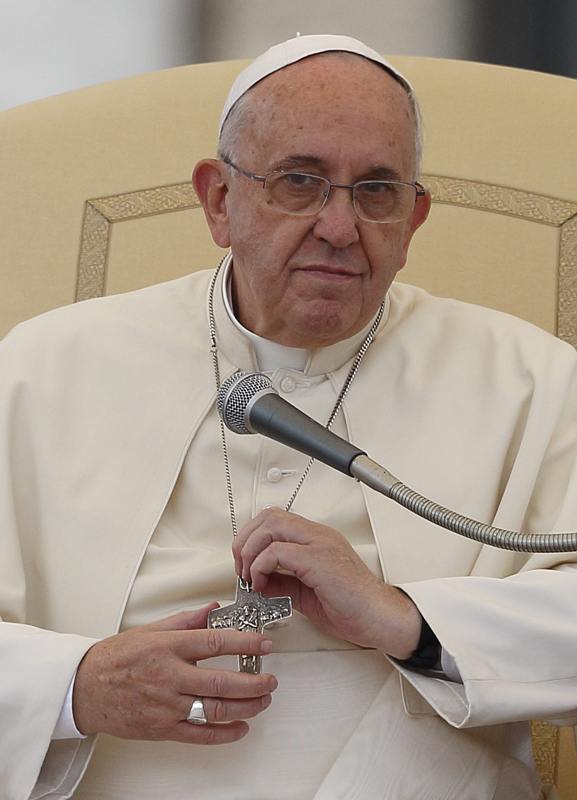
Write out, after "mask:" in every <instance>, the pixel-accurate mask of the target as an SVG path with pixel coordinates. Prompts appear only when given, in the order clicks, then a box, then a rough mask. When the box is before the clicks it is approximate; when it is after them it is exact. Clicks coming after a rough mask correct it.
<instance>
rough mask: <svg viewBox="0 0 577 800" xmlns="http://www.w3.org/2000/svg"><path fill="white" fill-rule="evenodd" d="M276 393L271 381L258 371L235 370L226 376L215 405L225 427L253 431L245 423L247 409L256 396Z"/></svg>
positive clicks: (235, 430)
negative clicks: (228, 376)
mask: <svg viewBox="0 0 577 800" xmlns="http://www.w3.org/2000/svg"><path fill="white" fill-rule="evenodd" d="M271 392H272V393H273V394H276V392H275V390H274V389H273V388H272V382H271V380H270V379H269V378H267V376H266V375H262V374H261V373H260V372H240V371H239V372H235V373H234V374H233V375H231V376H230V378H227V379H226V380H225V381H224V382H223V384H222V386H221V387H220V389H219V390H218V395H217V398H216V407H217V410H218V413H219V416H220V418H221V419H222V421H223V422H224V424H225V425H226V427H227V428H228V429H229V430H231V431H233V432H234V433H254V431H252V430H251V429H250V427H249V426H248V425H247V422H248V415H247V411H248V408H249V405H250V404H251V401H252V400H254V399H255V398H256V397H257V396H260V395H262V394H268V393H271Z"/></svg>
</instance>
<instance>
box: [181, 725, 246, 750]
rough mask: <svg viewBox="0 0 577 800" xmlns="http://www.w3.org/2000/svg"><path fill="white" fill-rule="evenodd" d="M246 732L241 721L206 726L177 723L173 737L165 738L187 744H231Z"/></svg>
mask: <svg viewBox="0 0 577 800" xmlns="http://www.w3.org/2000/svg"><path fill="white" fill-rule="evenodd" d="M248 731H249V727H248V724H247V723H246V722H244V721H242V720H236V721H235V722H225V723H222V724H208V725H191V724H190V722H179V723H178V724H177V725H176V727H175V728H174V732H173V735H171V736H169V737H167V738H170V739H173V740H174V741H177V742H184V743H187V744H206V745H213V744H231V743H232V742H238V740H239V739H242V738H243V737H244V736H246V735H247V733H248Z"/></svg>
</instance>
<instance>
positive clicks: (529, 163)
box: [0, 57, 577, 800]
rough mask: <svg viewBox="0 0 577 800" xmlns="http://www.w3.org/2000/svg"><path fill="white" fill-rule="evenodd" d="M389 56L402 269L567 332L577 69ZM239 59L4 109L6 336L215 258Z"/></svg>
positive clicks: (558, 775) (0, 130) (0, 321)
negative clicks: (401, 186)
mask: <svg viewBox="0 0 577 800" xmlns="http://www.w3.org/2000/svg"><path fill="white" fill-rule="evenodd" d="M393 60H394V62H395V64H396V65H397V66H398V67H399V68H400V69H401V70H402V71H403V72H404V73H405V74H406V75H407V77H408V78H409V80H411V82H412V83H413V85H414V86H415V88H416V90H417V93H418V95H419V97H420V98H421V102H422V107H423V115H424V120H425V158H424V177H423V182H424V183H425V184H426V185H427V186H429V187H430V189H431V192H432V195H433V200H434V204H433V210H432V215H431V219H430V221H429V222H428V224H427V225H426V226H425V227H424V228H423V229H422V230H421V231H420V232H419V233H418V234H417V237H416V240H415V242H414V245H413V249H412V252H411V256H410V265H409V266H408V267H407V268H406V270H405V271H404V273H402V274H401V279H402V280H405V281H408V282H414V283H417V284H419V285H421V286H423V287H425V288H427V289H429V290H431V291H432V292H434V293H436V294H441V295H451V296H454V297H457V298H460V299H464V300H467V301H472V302H476V303H480V304H482V305H487V306H491V307H494V308H499V309H501V310H504V311H507V312H510V313H513V314H516V315H517V316H520V317H524V318H525V319H528V320H529V321H531V322H533V323H535V324H537V325H539V326H541V327H543V328H545V329H546V330H548V331H550V332H552V333H554V334H556V335H558V336H560V337H561V338H562V339H564V340H566V341H568V342H570V343H571V344H573V345H574V346H577V304H576V302H575V299H576V296H577V171H576V170H575V146H574V137H575V133H574V132H575V130H576V129H577V83H576V82H575V81H572V80H569V79H564V78H558V77H553V76H550V75H544V74H538V73H530V72H527V71H522V70H513V69H509V68H501V67H494V66H487V65H482V64H474V63H468V62H458V61H448V60H437V59H427V58H412V57H396V58H394V59H393ZM244 64H245V62H242V61H240V62H238V61H237V62H224V63H218V64H201V65H196V66H191V67H181V68H178V69H172V70H166V71H161V72H157V73H152V74H149V75H143V76H139V77H136V78H130V79H127V80H121V81H116V82H113V83H108V84H103V85H100V86H95V87H92V88H89V89H84V90H81V91H77V92H72V93H69V94H65V95H61V96H59V97H54V98H50V99H47V100H43V101H39V102H35V103H31V104H28V105H26V106H22V107H20V108H16V109H12V110H10V111H5V112H3V113H2V114H0V138H1V141H2V150H1V153H0V176H1V180H2V188H3V191H2V195H1V198H0V213H1V218H2V223H3V225H2V227H3V233H2V245H3V247H2V254H3V258H2V262H1V264H0V286H1V289H2V291H1V294H0V336H2V335H3V334H4V333H5V332H6V331H7V330H8V329H9V328H10V327H11V326H12V325H14V324H15V323H17V322H18V321H20V320H22V319H26V318H28V317H31V316H34V315H36V314H38V313H40V312H43V311H45V310H47V309H50V308H53V307H56V306H59V305H63V304H66V303H71V302H74V301H76V300H84V299H86V298H90V297H97V296H100V295H103V294H112V293H116V292H123V291H127V290H130V289H133V288H138V287H142V286H145V285H148V284H152V283H155V282H158V281H162V280H168V279H170V278H174V277H178V276H180V275H183V274H185V273H187V272H189V271H191V270H193V269H197V268H200V267H204V266H212V265H215V264H216V263H217V262H218V261H219V259H220V257H221V256H222V251H220V250H219V249H218V248H217V247H216V246H215V245H213V244H212V242H211V240H210V238H209V236H208V232H207V230H206V228H205V225H204V219H203V215H202V213H201V212H200V211H199V210H198V208H199V204H198V200H197V198H196V196H195V193H194V191H193V189H192V187H191V185H190V182H189V176H190V171H191V168H192V166H193V164H194V163H195V161H196V160H197V159H199V158H201V157H202V156H206V155H213V154H214V152H215V132H216V128H217V122H218V117H219V113H220V108H221V106H222V102H223V99H224V95H225V94H226V91H227V89H228V86H229V85H230V83H231V82H232V80H233V78H234V76H235V75H236V73H237V72H238V71H239V69H241V68H242V67H243V66H244ZM533 732H534V743H535V753H536V757H537V762H538V765H539V769H540V771H541V774H542V776H543V780H544V782H545V783H546V784H552V783H555V782H556V783H557V785H558V787H559V791H560V797H562V798H564V800H569V798H570V797H572V796H574V795H573V794H572V791H573V787H574V786H575V785H577V759H576V757H575V751H574V748H573V743H572V732H571V730H570V729H563V730H562V732H561V734H559V733H558V729H556V728H553V727H552V726H550V725H547V724H546V723H535V725H534V731H533ZM559 753H561V755H562V757H561V758H560V759H559V758H558V755H559Z"/></svg>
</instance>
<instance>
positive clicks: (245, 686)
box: [174, 667, 278, 700]
mask: <svg viewBox="0 0 577 800" xmlns="http://www.w3.org/2000/svg"><path fill="white" fill-rule="evenodd" d="M174 685H175V689H176V690H177V691H178V692H180V693H181V694H186V695H191V696H197V697H213V698H223V697H224V698H227V699H236V700H242V699H250V698H255V697H264V696H265V695H267V694H270V693H271V692H274V690H275V689H276V688H277V686H278V681H277V679H276V678H275V676H274V675H270V674H269V673H266V672H263V673H260V674H258V675H252V674H249V673H247V672H234V671H233V670H227V669H201V668H199V667H188V668H187V669H184V670H179V672H178V674H177V675H176V679H175V684H174Z"/></svg>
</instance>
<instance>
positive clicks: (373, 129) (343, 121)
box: [243, 53, 415, 166]
mask: <svg viewBox="0 0 577 800" xmlns="http://www.w3.org/2000/svg"><path fill="white" fill-rule="evenodd" d="M414 136H415V120H414V117H413V111H412V108H411V104H410V101H409V98H408V97H407V93H406V91H405V89H404V88H403V87H402V86H401V85H400V84H399V83H398V82H397V81H396V80H395V79H394V78H393V77H392V76H391V75H390V74H389V73H388V72H387V71H386V70H385V69H383V68H382V67H380V66H379V65H377V64H375V63H374V62H371V61H369V60H367V59H365V58H362V57H360V56H356V55H351V54H346V53H325V54H320V55H316V56H311V57H309V58H306V59H303V60H302V61H299V62H297V63H296V64H291V65H290V66H288V67H285V68H284V69H282V70H279V71H278V72H276V73H274V74H273V75H269V76H268V77H267V78H265V79H264V80H262V81H261V82H260V83H259V84H257V85H256V86H255V87H254V88H253V89H252V90H251V91H250V124H249V125H248V126H247V130H246V132H245V136H244V137H243V138H244V140H245V141H244V150H245V152H249V153H250V154H251V155H252V156H253V157H256V158H258V157H260V158H262V157H266V158H268V159H269V163H268V164H267V165H266V166H270V165H271V163H270V159H272V160H273V161H274V159H275V158H283V157H285V156H291V155H294V154H296V153H301V152H308V151H309V150H310V152H311V154H313V155H315V156H317V157H320V158H321V160H322V159H324V158H325V155H326V158H327V159H328V160H330V159H331V158H332V157H337V156H340V155H342V153H343V152H344V151H347V152H349V154H351V155H356V156H358V157H359V159H361V160H362V157H363V155H366V157H367V158H368V157H369V156H370V157H371V158H372V160H373V161H374V162H378V161H380V160H384V161H388V160H390V159H391V158H393V159H396V160H397V161H398V160H399V159H400V160H401V161H403V162H405V161H411V154H412V153H413V151H414ZM303 148H304V149H303ZM313 151H314V152H313ZM397 166H409V165H408V164H403V165H400V164H397Z"/></svg>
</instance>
